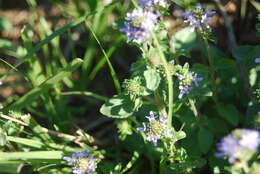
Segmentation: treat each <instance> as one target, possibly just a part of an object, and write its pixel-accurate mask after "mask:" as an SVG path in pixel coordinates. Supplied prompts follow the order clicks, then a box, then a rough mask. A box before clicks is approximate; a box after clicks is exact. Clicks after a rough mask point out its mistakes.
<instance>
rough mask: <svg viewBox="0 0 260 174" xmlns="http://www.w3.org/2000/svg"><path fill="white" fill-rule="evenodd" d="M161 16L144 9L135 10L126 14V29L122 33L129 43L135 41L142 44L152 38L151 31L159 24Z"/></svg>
mask: <svg viewBox="0 0 260 174" xmlns="http://www.w3.org/2000/svg"><path fill="white" fill-rule="evenodd" d="M158 17H159V14H155V13H153V12H151V11H147V10H143V9H135V10H133V11H132V12H131V13H127V14H126V21H125V23H124V25H125V26H124V28H121V29H120V31H121V32H123V33H125V34H126V35H127V37H128V41H135V42H136V43H138V44H140V43H142V42H144V41H146V40H149V39H150V38H151V34H150V31H149V30H152V29H153V28H154V27H155V25H156V22H157V18H158Z"/></svg>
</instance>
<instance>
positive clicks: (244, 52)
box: [232, 45, 254, 60]
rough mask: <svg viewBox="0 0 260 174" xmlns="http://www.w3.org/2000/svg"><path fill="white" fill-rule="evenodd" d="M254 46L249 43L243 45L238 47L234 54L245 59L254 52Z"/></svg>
mask: <svg viewBox="0 0 260 174" xmlns="http://www.w3.org/2000/svg"><path fill="white" fill-rule="evenodd" d="M253 48H254V47H252V46H249V45H243V46H239V47H236V48H235V49H234V51H233V52H232V54H233V56H234V57H235V58H237V59H240V60H244V59H246V58H248V55H249V54H248V53H250V52H252V50H253Z"/></svg>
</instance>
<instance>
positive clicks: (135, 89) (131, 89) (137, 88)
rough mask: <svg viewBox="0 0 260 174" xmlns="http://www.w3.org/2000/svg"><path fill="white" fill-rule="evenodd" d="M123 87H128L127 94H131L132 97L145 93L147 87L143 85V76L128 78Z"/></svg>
mask: <svg viewBox="0 0 260 174" xmlns="http://www.w3.org/2000/svg"><path fill="white" fill-rule="evenodd" d="M123 87H124V88H125V89H126V94H127V95H130V97H131V98H132V99H135V98H136V97H137V96H142V95H144V91H145V88H144V87H143V86H142V82H141V78H140V77H139V76H137V77H135V78H133V79H126V80H125V81H124V84H123Z"/></svg>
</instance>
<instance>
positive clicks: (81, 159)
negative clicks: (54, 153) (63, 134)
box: [63, 150, 97, 174]
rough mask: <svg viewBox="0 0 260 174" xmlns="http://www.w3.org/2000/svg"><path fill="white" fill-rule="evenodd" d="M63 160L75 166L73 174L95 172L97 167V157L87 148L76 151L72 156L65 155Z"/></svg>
mask: <svg viewBox="0 0 260 174" xmlns="http://www.w3.org/2000/svg"><path fill="white" fill-rule="evenodd" d="M63 160H65V161H67V162H68V165H70V166H73V168H72V172H73V174H93V173H94V171H95V169H96V167H97V162H96V159H95V158H94V157H93V156H92V155H91V154H89V153H88V152H87V151H86V150H84V151H81V152H80V151H76V152H74V153H73V154H72V156H71V157H64V158H63Z"/></svg>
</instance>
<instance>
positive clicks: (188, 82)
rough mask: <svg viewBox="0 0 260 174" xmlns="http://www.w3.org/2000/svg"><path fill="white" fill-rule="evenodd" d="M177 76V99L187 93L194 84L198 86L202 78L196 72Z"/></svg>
mask: <svg viewBox="0 0 260 174" xmlns="http://www.w3.org/2000/svg"><path fill="white" fill-rule="evenodd" d="M177 77H178V79H179V90H180V93H179V96H178V98H179V99H181V98H182V97H183V95H185V94H188V93H189V92H190V91H191V90H192V89H193V87H194V86H196V87H198V86H199V82H200V81H202V80H203V78H202V77H198V75H197V73H194V72H187V73H184V74H179V75H177Z"/></svg>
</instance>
